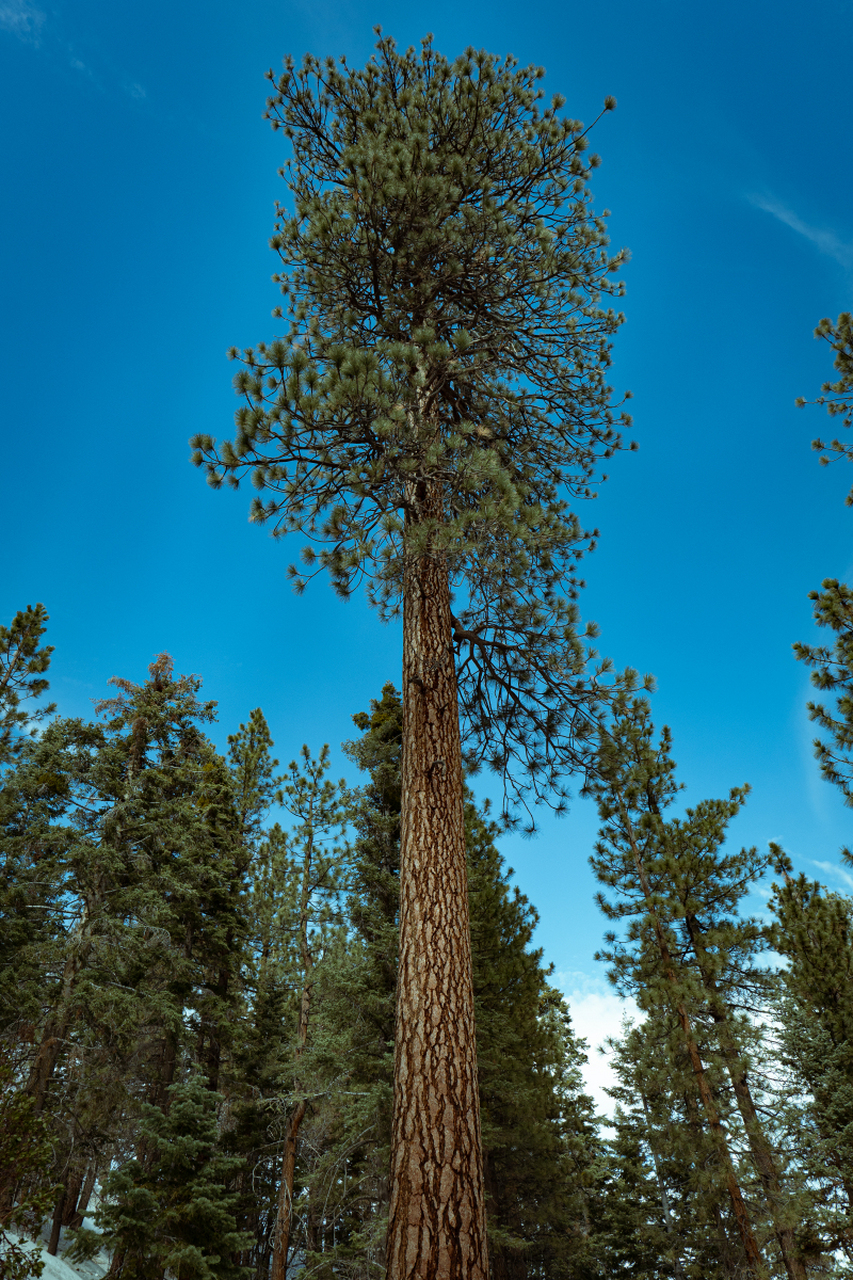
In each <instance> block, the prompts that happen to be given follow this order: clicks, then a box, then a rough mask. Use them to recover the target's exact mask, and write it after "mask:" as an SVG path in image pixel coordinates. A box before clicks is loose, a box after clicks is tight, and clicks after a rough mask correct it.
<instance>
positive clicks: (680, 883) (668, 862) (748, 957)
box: [589, 698, 806, 1280]
mask: <svg viewBox="0 0 853 1280" xmlns="http://www.w3.org/2000/svg"><path fill="white" fill-rule="evenodd" d="M653 738H654V730H653V726H652V724H651V720H650V716H649V708H648V704H647V702H646V701H645V700H644V699H635V700H632V701H629V700H628V699H627V698H626V699H620V700H619V701H618V703H617V715H616V716H615V717H614V719H613V721H612V723H611V724H610V726H609V727H607V728H606V729H603V730H602V734H601V750H600V754H599V761H598V774H597V776H596V777H595V778H594V779H593V780H592V781H591V783H590V787H589V789H590V791H591V792H592V794H593V795H594V796H595V798H596V800H597V802H598V806H599V812H600V814H601V817H602V819H603V821H604V826H603V827H602V829H601V839H600V841H599V843H598V844H597V846H596V852H595V855H594V857H593V858H592V859H591V862H592V866H593V868H594V870H595V872H596V874H597V876H598V877H599V879H600V880H601V882H602V883H603V884H604V885H606V886H608V887H609V888H611V889H613V890H615V891H616V900H615V901H612V900H609V899H607V898H606V897H605V896H604V895H603V894H602V895H599V901H600V904H601V906H602V908H603V910H604V911H605V913H606V914H607V915H608V917H609V918H611V919H622V918H626V917H627V918H630V924H629V926H628V929H627V935H626V938H625V939H624V940H622V939H620V938H618V937H617V936H616V934H615V933H611V934H609V935H608V938H607V941H608V950H607V951H606V952H605V953H604V956H603V958H605V959H607V960H608V961H609V962H610V964H611V966H612V970H611V972H612V976H613V979H614V981H615V982H616V983H617V985H619V986H620V988H621V989H623V990H626V991H631V992H632V993H634V994H636V996H637V999H638V1001H639V1003H640V1004H641V1005H642V1006H645V1007H646V1008H649V1009H650V1010H653V1009H657V1008H658V1007H659V1006H661V1005H665V1006H667V1007H668V1008H669V1010H670V1011H671V1014H672V1015H673V1016H674V1018H675V1019H676V1020H677V1023H678V1026H679V1028H680V1031H679V1041H680V1049H681V1051H682V1052H683V1053H686V1054H687V1056H688V1057H689V1059H690V1062H691V1067H692V1073H693V1080H694V1088H695V1090H696V1092H697V1096H698V1100H699V1103H700V1105H701V1110H702V1113H703V1117H704V1123H705V1125H706V1126H707V1130H708V1133H709V1135H710V1136H711V1138H712V1140H713V1143H714V1149H715V1153H716V1159H717V1162H718V1165H719V1168H720V1173H721V1177H722V1180H723V1182H724V1184H725V1186H726V1188H727V1191H728V1196H729V1200H730V1203H731V1207H732V1212H733V1213H734V1216H735V1220H736V1221H737V1223H738V1229H739V1232H740V1236H741V1240H742V1243H743V1248H744V1252H745V1255H746V1264H747V1269H748V1274H750V1275H752V1276H755V1277H758V1278H761V1277H763V1276H764V1275H765V1274H766V1266H767V1261H766V1257H764V1256H762V1255H763V1251H762V1249H761V1247H760V1246H759V1242H758V1235H757V1231H756V1221H757V1217H756V1212H755V1210H754V1209H753V1208H752V1207H751V1206H750V1204H749V1196H748V1195H747V1194H746V1189H745V1187H744V1184H743V1176H742V1174H741V1173H739V1171H738V1169H737V1167H736V1165H737V1160H736V1153H735V1148H734V1146H733V1142H732V1137H731V1135H730V1133H729V1132H728V1131H727V1126H726V1125H725V1123H724V1116H723V1114H722V1109H721V1104H720V1102H719V1101H718V1099H717V1098H716V1097H715V1081H714V1077H715V1074H716V1078H717V1080H718V1081H719V1080H720V1073H721V1072H722V1071H725V1075H726V1077H727V1085H728V1086H729V1087H730V1089H731V1094H732V1098H733V1101H734V1104H735V1105H736V1107H737V1111H738V1113H739V1117H740V1122H741V1125H742V1133H743V1136H744V1139H745V1142H746V1145H747V1146H748V1149H749V1154H750V1162H751V1165H752V1168H753V1170H754V1175H755V1177H756V1179H757V1182H758V1184H759V1186H760V1188H761V1202H762V1203H761V1211H760V1212H766V1213H767V1214H769V1216H770V1219H771V1222H772V1225H773V1235H774V1237H775V1244H776V1246H777V1247H778V1249H779V1252H780V1254H781V1257H782V1259H783V1262H784V1267H785V1272H786V1274H787V1276H788V1277H789V1280H805V1277H806V1266H805V1259H804V1255H803V1251H802V1248H801V1245H800V1242H799V1240H798V1237H797V1233H796V1227H797V1224H798V1222H799V1220H800V1218H801V1214H802V1206H801V1204H800V1203H799V1197H798V1194H797V1187H796V1185H795V1182H796V1180H794V1185H791V1184H790V1183H789V1182H788V1180H786V1178H785V1170H784V1160H783V1157H782V1155H781V1153H780V1151H779V1150H778V1148H777V1146H776V1145H775V1144H774V1141H773V1139H772V1135H771V1133H770V1132H769V1130H768V1127H767V1125H766V1124H765V1122H764V1120H763V1118H762V1116H761V1114H760V1110H759V1105H758V1103H757V1101H756V1096H755V1092H754V1084H753V1069H754V1067H755V1065H756V1063H757V1062H758V1061H760V1053H756V1052H754V1051H752V1052H751V1050H752V1049H753V1044H752V1042H753V1041H754V1040H755V1038H756V1032H755V1030H754V1028H753V1027H752V1025H751V1024H750V1022H749V1021H748V1019H746V1018H745V1017H744V1016H743V1015H742V1012H741V1009H742V1005H743V1003H744V1002H745V1001H746V1000H747V999H748V997H749V996H750V994H751V995H752V996H753V997H756V998H757V999H758V1000H759V1001H761V1000H763V1001H764V1003H765V1004H766V1001H767V998H768V994H769V990H770V987H769V982H768V978H767V975H766V974H764V973H763V971H762V970H761V968H760V966H759V965H758V964H757V956H758V953H759V951H760V950H761V948H762V947H763V945H764V942H763V931H762V929H761V928H760V927H759V926H758V925H757V924H756V922H754V921H751V920H749V919H743V918H742V917H740V916H739V914H738V906H739V903H740V902H741V901H742V899H743V897H744V895H745V894H746V892H747V891H748V889H749V887H750V885H751V884H754V883H755V882H756V881H757V880H758V879H759V877H760V876H761V875H762V874H763V872H764V870H765V869H766V868H767V865H768V863H769V860H770V855H767V856H764V857H762V856H759V855H758V854H757V852H756V851H755V850H754V849H752V850H746V849H744V850H741V851H740V852H739V853H729V852H727V851H724V850H723V848H722V845H723V841H724V838H725V833H726V828H727V825H728V823H729V821H730V820H731V818H732V817H733V816H734V815H735V814H736V813H737V812H738V810H739V809H740V807H741V805H742V804H743V802H744V799H745V796H746V790H747V789H746V788H739V789H738V788H736V789H735V790H733V791H732V792H731V795H730V797H729V799H728V800H709V801H702V802H701V803H700V804H699V805H697V806H696V807H695V808H693V809H688V810H687V811H686V814H685V816H684V817H683V818H672V819H669V820H668V821H665V820H664V817H663V813H664V810H665V809H666V808H667V807H668V806H669V805H670V804H671V803H672V801H673V799H674V797H675V795H676V793H677V791H678V789H679V788H678V785H677V783H676V782H675V763H674V761H673V760H672V758H671V755H670V735H669V732H668V730H666V729H664V731H663V732H662V734H661V737H660V741H659V742H658V743H655V742H654V740H653ZM703 1041H704V1042H705V1047H703V1043H702V1042H703ZM716 1087H717V1088H718V1087H719V1085H717V1086H716ZM759 1102H760V1098H759Z"/></svg>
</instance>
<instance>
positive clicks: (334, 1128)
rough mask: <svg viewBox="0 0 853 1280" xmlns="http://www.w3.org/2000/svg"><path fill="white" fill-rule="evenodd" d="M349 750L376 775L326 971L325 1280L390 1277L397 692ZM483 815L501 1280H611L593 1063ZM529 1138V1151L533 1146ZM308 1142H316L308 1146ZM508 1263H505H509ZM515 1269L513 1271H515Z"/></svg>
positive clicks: (476, 906) (486, 1097) (488, 1158)
mask: <svg viewBox="0 0 853 1280" xmlns="http://www.w3.org/2000/svg"><path fill="white" fill-rule="evenodd" d="M353 720H354V722H355V724H356V726H357V727H358V728H360V729H361V730H362V731H363V732H362V736H361V737H360V738H359V739H358V740H356V741H355V742H351V743H349V744H347V750H348V753H349V754H350V756H351V757H352V758H353V759H354V760H355V761H356V762H357V763H358V764H359V765H360V766H361V767H362V768H363V769H365V770H366V771H367V773H368V775H369V776H368V781H367V784H366V786H365V788H364V790H363V792H362V793H361V796H360V797H359V798H358V799H357V801H356V804H355V807H354V809H353V811H352V822H353V826H354V829H355V833H356V839H355V841H354V844H353V849H352V854H351V871H350V875H349V882H348V883H349V895H348V899H347V917H348V920H349V922H350V925H351V933H350V935H349V936H348V937H347V938H346V939H341V941H340V943H339V945H338V947H337V948H336V949H335V951H334V952H333V953H332V954H331V955H330V957H329V958H328V960H327V961H326V962H325V963H324V966H323V969H322V973H319V971H318V988H317V996H316V998H317V1002H318V1004H317V1009H318V1012H317V1022H316V1026H317V1030H316V1033H315V1039H314V1044H313V1049H312V1052H311V1055H310V1064H309V1069H310V1071H311V1072H312V1073H313V1074H312V1076H311V1078H312V1079H313V1082H314V1088H315V1093H316V1099H317V1100H316V1102H315V1111H314V1117H313V1121H311V1122H308V1121H306V1124H308V1125H309V1134H310V1135H311V1141H312V1143H313V1144H314V1146H315V1149H317V1148H320V1155H319V1158H316V1159H315V1160H314V1161H313V1163H312V1162H311V1161H306V1166H305V1168H306V1181H307V1192H306V1195H305V1197H304V1199H303V1201H302V1209H303V1215H304V1221H305V1228H306V1235H307V1237H308V1238H309V1239H310V1238H311V1222H312V1214H313V1215H315V1222H316V1225H315V1227H314V1229H313V1231H314V1234H313V1246H311V1245H309V1248H310V1249H311V1252H310V1254H309V1265H310V1266H311V1268H312V1271H313V1270H316V1274H318V1275H321V1276H327V1275H328V1276H331V1275H332V1274H336V1275H341V1274H344V1275H348V1276H352V1277H359V1278H360V1280H361V1278H363V1280H367V1278H368V1277H371V1276H376V1275H379V1274H381V1272H382V1269H383V1268H384V1232H385V1226H386V1215H387V1208H388V1178H387V1171H388V1163H389V1152H390V1135H391V1101H392V1078H393V1036H394V1004H395V989H396V970H397V940H398V931H399V919H398V915H399V857H400V849H399V840H400V763H401V745H402V708H401V704H400V697H399V694H398V693H397V692H396V690H395V689H394V688H393V686H392V685H386V686H385V688H384V689H383V691H382V697H381V699H380V700H378V701H376V702H374V703H373V704H372V707H371V710H370V712H362V713H360V714H359V715H357V716H354V717H353ZM496 834H497V827H496V826H495V824H494V823H493V822H491V821H489V819H488V816H487V815H484V814H481V813H479V812H478V811H477V809H476V808H475V806H474V804H473V803H472V802H471V801H470V799H469V802H468V803H467V806H466V848H467V853H468V875H469V886H470V904H471V906H470V909H471V933H472V961H473V969H474V993H475V1002H476V1019H477V1056H478V1066H479V1076H480V1098H481V1113H482V1125H483V1144H484V1151H485V1164H486V1188H487V1193H488V1211H489V1239H490V1249H491V1253H492V1260H493V1265H494V1266H495V1267H496V1268H497V1270H496V1272H495V1274H506V1275H515V1274H521V1272H522V1271H523V1272H524V1273H525V1274H527V1275H528V1276H529V1277H531V1278H532V1277H534V1276H536V1277H538V1276H548V1277H549V1278H550V1277H553V1278H554V1280H557V1278H558V1277H561V1276H572V1277H576V1278H577V1280H580V1277H585V1276H587V1275H590V1276H591V1275H595V1274H597V1271H596V1269H595V1244H594V1240H593V1231H592V1228H591V1225H590V1219H591V1218H592V1217H593V1216H594V1210H593V1209H592V1207H591V1206H592V1203H593V1200H594V1197H595V1186H596V1181H597V1178H598V1173H597V1170H596V1169H595V1168H594V1165H595V1162H596V1160H597V1159H598V1155H599V1149H598V1146H597V1139H596V1130H595V1117H594V1115H593V1109H592V1103H591V1101H590V1099H589V1098H587V1097H586V1096H585V1095H584V1093H583V1086H582V1081H581V1077H580V1064H581V1063H582V1062H583V1060H584V1057H583V1052H582V1048H581V1046H580V1045H579V1043H578V1042H577V1040H576V1038H575V1036H574V1033H573V1032H572V1028H571V1022H570V1019H569V1016H568V1012H567V1010H566V1007H565V1004H564V1002H563V1000H562V997H561V996H560V995H559V993H558V992H556V991H555V990H554V989H553V988H552V987H551V986H550V984H549V983H548V981H547V977H548V974H547V972H546V971H545V970H544V969H543V967H542V964H541V953H540V952H538V951H535V950H532V949H531V939H532V934H533V929H534V927H535V924H536V918H537V917H536V912H535V911H534V909H533V908H532V907H531V906H530V904H529V903H528V901H527V899H526V898H525V897H524V896H523V895H522V894H521V893H520V892H519V891H518V890H517V889H510V887H509V885H508V883H507V880H508V876H509V875H510V874H511V872H508V871H507V870H506V869H505V868H504V866H503V863H502V859H501V857H500V854H499V852H498V850H497V848H496V846H495V836H496ZM520 1135H523V1140H520ZM306 1141H307V1140H306ZM496 1259H498V1261H496ZM501 1268H503V1269H502V1270H501Z"/></svg>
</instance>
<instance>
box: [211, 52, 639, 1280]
mask: <svg viewBox="0 0 853 1280" xmlns="http://www.w3.org/2000/svg"><path fill="white" fill-rule="evenodd" d="M541 74H542V73H541V71H539V70H537V69H536V68H526V69H521V68H519V67H518V66H517V64H516V63H515V61H514V60H513V59H511V58H507V59H505V60H504V61H502V62H501V61H499V60H498V59H496V58H494V57H492V56H491V55H489V54H486V53H483V52H480V53H475V52H474V51H473V50H468V51H467V52H466V53H465V54H464V55H463V56H462V57H460V58H458V59H457V60H456V61H455V62H454V63H452V64H450V63H448V62H447V61H446V60H445V59H444V58H442V57H441V56H440V55H439V54H437V53H436V52H435V50H434V49H433V47H432V44H431V42H430V41H429V40H426V41H424V43H423V47H422V50H421V52H420V54H418V53H417V52H416V51H415V50H414V49H409V50H407V51H406V52H405V53H400V52H399V51H398V50H397V49H396V47H395V45H394V42H393V41H392V40H390V39H388V38H382V39H380V41H379V44H378V46H377V53H376V56H375V57H374V58H373V59H372V60H371V61H370V62H369V63H368V64H367V66H366V67H365V68H364V69H363V70H359V71H355V70H351V69H350V68H348V67H347V66H346V64H345V62H341V63H336V62H335V61H334V60H333V59H331V58H329V59H327V60H326V61H325V62H320V61H319V60H317V59H315V58H312V57H307V58H306V59H305V61H304V63H303V65H302V67H301V69H299V70H297V69H295V68H294V67H293V65H292V63H291V62H290V61H289V60H288V61H286V64H285V71H284V73H283V75H282V76H281V77H280V78H279V79H278V80H277V81H275V80H274V77H273V76H272V73H270V79H271V80H274V85H273V93H272V96H271V97H270V99H269V102H268V115H269V117H270V119H271V120H272V123H273V125H274V127H275V128H278V127H282V128H283V131H284V134H285V136H286V137H287V138H289V139H290V140H291V141H292V143H293V156H292V159H291V160H290V162H289V164H288V166H287V177H288V183H289V186H290V189H291V192H292V193H293V198H294V199H293V208H292V210H291V211H285V210H283V209H282V210H281V211H280V217H279V223H278V228H277V232H276V235H275V237H274V240H273V244H274V246H275V248H276V249H277V250H278V252H279V254H280V256H281V259H282V263H283V273H282V275H281V277H280V280H281V285H282V290H283V292H284V295H285V298H286V305H287V309H288V313H289V324H288V326H287V328H286V330H285V333H284V336H283V337H281V338H278V339H276V340H275V341H273V342H270V343H260V344H259V345H258V347H257V348H254V349H250V350H247V351H246V352H244V353H243V369H242V371H241V372H240V373H239V374H238V375H237V379H236V385H237V389H238V391H239V392H240V393H241V395H243V397H244V400H245V403H244V407H243V408H241V410H240V411H239V412H238V414H237V434H236V438H235V440H234V442H233V443H228V442H226V443H224V444H223V445H222V446H221V447H219V448H217V446H216V444H215V442H214V440H213V439H212V438H211V437H210V436H206V435H205V436H197V437H196V438H195V440H194V442H193V443H194V446H195V449H196V454H195V460H196V462H197V463H199V464H201V463H203V462H204V461H205V459H206V460H207V465H208V476H209V479H210V481H211V483H212V484H213V485H214V486H218V485H219V484H221V483H222V481H223V479H227V480H228V481H229V482H231V483H233V484H236V483H238V480H239V477H240V475H241V474H243V473H245V472H251V473H252V479H253V483H254V484H255V486H256V488H257V489H258V491H259V492H258V497H257V498H256V500H255V503H254V505H253V509H252V518H253V519H254V520H256V521H259V522H263V521H269V522H272V524H273V526H274V529H275V531H276V532H277V533H286V532H288V531H291V530H301V531H303V532H304V533H306V534H307V535H308V537H309V539H310V540H312V541H316V542H319V543H320V544H321V548H322V549H321V552H320V556H319V560H317V558H316V556H315V553H314V552H313V550H312V549H311V548H309V549H308V550H307V551H306V552H305V561H306V566H307V567H308V568H309V569H310V566H311V565H312V564H315V563H317V564H318V566H319V567H325V568H327V569H328V570H329V572H330V573H331V576H332V580H333V582H334V584H335V586H336V587H337V588H338V590H339V591H340V592H341V593H342V594H344V595H346V594H348V593H349V592H350V591H351V590H352V589H353V587H354V586H355V584H356V583H357V581H358V580H359V579H360V578H365V579H366V581H367V587H368V594H369V596H370V598H371V599H372V600H373V601H374V602H375V603H376V604H377V605H378V606H379V608H380V610H381V611H382V612H383V614H384V615H386V616H387V615H388V614H394V613H396V612H397V611H399V610H400V609H402V615H403V672H402V687H403V695H404V696H403V709H404V724H403V743H404V747H403V766H402V791H403V805H402V854H401V915H400V920H401V925H400V927H401V943H400V980H399V983H398V1006H397V1021H396V1033H395V1041H396V1045H397V1057H396V1068H395V1109H394V1115H395V1120H394V1138H393V1142H392V1149H393V1161H392V1169H393V1172H392V1191H391V1211H390V1212H391V1217H390V1228H389V1245H388V1268H389V1272H388V1273H389V1277H390V1278H391V1280H402V1278H403V1277H424V1278H425V1277H427V1276H432V1275H434V1274H435V1273H436V1272H438V1273H440V1274H441V1275H442V1276H444V1275H446V1276H447V1277H448V1280H450V1278H451V1277H459V1278H460V1280H461V1278H462V1277H466V1280H467V1278H469V1277H470V1280H483V1278H484V1277H485V1276H486V1273H487V1270H488V1262H487V1251H486V1234H485V1231H486V1215H485V1196H484V1185H483V1170H482V1154H481V1142H480V1126H479V1115H478V1099H477V1084H476V1081H477V1068H476V1053H475V1044H474V1005H473V996H472V985H471V983H472V979H471V959H470V938H469V923H468V909H467V905H468V895H467V885H466V879H465V838H464V791H463V780H462V747H461V741H460V726H459V711H460V705H461V711H462V715H463V717H464V719H465V721H466V723H467V725H468V727H469V730H470V732H471V737H470V738H469V749H470V753H471V755H472V757H475V758H478V759H481V760H486V761H488V762H489V763H490V764H493V765H494V766H495V767H496V768H498V769H499V770H500V771H501V772H502V773H503V774H504V776H505V777H506V778H507V779H508V781H509V782H510V784H512V783H513V781H514V780H516V781H518V782H519V785H521V781H522V778H524V779H526V782H527V785H528V786H530V787H532V789H533V790H534V791H535V792H536V793H537V794H539V795H550V794H551V793H552V791H553V790H554V789H556V790H557V791H559V785H560V776H561V774H562V773H563V772H564V771H565V769H566V768H567V767H570V766H571V765H572V764H573V763H575V762H577V760H578V757H579V756H581V755H583V753H584V747H585V743H586V736H585V735H586V730H587V728H588V725H589V715H590V714H591V713H593V712H594V711H595V709H596V707H597V704H598V701H599V698H600V696H601V689H600V687H599V685H598V684H597V682H596V681H595V680H594V679H592V680H591V679H590V676H589V673H588V670H587V663H588V654H587V652H586V650H585V648H584V646H583V644H582V642H581V639H580V637H579V634H578V628H577V618H576V607H575V605H574V603H573V597H574V594H575V592H576V589H577V586H578V579H577V562H578V559H579V557H580V556H581V554H582V553H583V551H584V550H586V549H587V547H588V546H589V544H590V541H591V535H590V534H588V533H586V532H584V531H583V530H582V528H581V526H580V523H579V521H578V518H577V516H576V515H575V514H574V513H573V512H572V511H570V510H569V507H568V505H567V499H568V498H569V497H587V496H589V495H590V494H591V492H592V489H593V487H594V485H595V483H596V481H597V479H598V476H599V469H600V464H601V462H602V460H603V459H605V458H607V457H608V456H609V455H610V454H612V452H613V451H614V449H615V448H617V447H618V443H619V442H618V437H617V435H616V434H615V431H614V413H613V411H612V409H611V391H610V388H609V387H608V386H607V383H606V379H605V371H606V368H607V365H608V364H609V345H610V338H611V335H612V334H613V333H614V331H615V330H616V328H617V326H618V324H619V323H620V319H621V317H620V316H619V315H617V314H616V313H615V312H614V311H613V309H612V308H611V307H610V306H609V297H610V295H612V294H614V293H618V292H619V290H618V288H617V287H616V286H615V285H614V284H613V283H612V278H611V273H612V272H613V271H615V270H616V269H617V268H618V266H619V264H620V261H621V255H616V256H615V257H612V256H610V255H609V254H608V252H607V248H606V246H607V239H606V235H605V229H604V223H603V221H602V220H601V218H600V217H596V216H595V215H594V213H593V212H592V209H591V199H590V196H589V193H588V190H587V185H586V184H587V180H588V178H589V175H590V171H591V168H592V167H593V166H594V165H595V164H597V162H598V161H597V157H591V158H590V159H589V161H588V162H587V161H585V159H584V152H585V150H586V147H587V136H586V135H587V130H586V129H585V128H584V127H583V126H582V125H581V124H580V122H578V121H577V120H573V119H570V118H565V117H561V115H560V108H561V107H562V105H563V100H562V99H560V98H556V99H555V100H554V101H553V103H552V105H551V106H549V107H545V108H544V109H543V108H540V106H539V105H538V99H539V98H540V97H541V90H540V89H539V88H538V81H539V79H540V77H541ZM613 105H615V104H614V103H613V102H612V100H609V101H608V102H607V103H606V107H607V108H609V107H611V106H613ZM234 354H235V355H236V352H235V353H234ZM294 573H295V577H296V581H297V584H300V585H301V583H302V582H303V578H302V577H301V575H300V573H299V572H298V571H296V570H294ZM452 591H455V592H456V593H457V598H458V600H459V604H458V605H457V606H456V608H457V609H458V611H459V616H455V615H454V613H453V612H452V608H451V595H452ZM460 699H461V703H460ZM513 764H515V765H517V766H519V769H518V770H517V771H513V769H512V767H511V766H512V765H513ZM438 1117H440V1120H439V1119H438Z"/></svg>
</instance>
